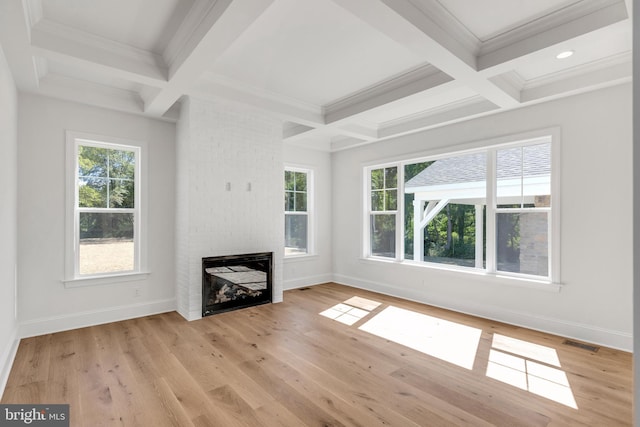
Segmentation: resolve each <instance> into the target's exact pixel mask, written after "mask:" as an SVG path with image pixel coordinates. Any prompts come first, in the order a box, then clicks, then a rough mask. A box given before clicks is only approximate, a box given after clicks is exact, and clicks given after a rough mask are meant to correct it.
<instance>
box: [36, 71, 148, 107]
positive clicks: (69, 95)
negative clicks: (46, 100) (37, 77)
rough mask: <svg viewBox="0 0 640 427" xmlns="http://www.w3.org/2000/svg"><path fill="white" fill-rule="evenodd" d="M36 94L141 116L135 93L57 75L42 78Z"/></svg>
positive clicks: (139, 100)
mask: <svg viewBox="0 0 640 427" xmlns="http://www.w3.org/2000/svg"><path fill="white" fill-rule="evenodd" d="M37 93H38V94H40V95H44V96H50V97H52V98H57V99H62V100H65V101H74V102H79V103H82V104H89V105H93V106H95V107H102V108H108V109H110V110H116V111H122V112H126V113H133V114H142V99H140V97H139V96H138V94H137V93H136V92H130V91H127V90H123V89H116V88H113V87H109V86H104V85H99V84H96V83H91V82H88V81H85V80H78V79H75V78H72V77H66V76H62V75H59V74H48V75H46V76H45V77H43V78H42V80H41V81H40V88H39V90H38V92H37Z"/></svg>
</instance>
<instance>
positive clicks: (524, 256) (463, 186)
mask: <svg viewBox="0 0 640 427" xmlns="http://www.w3.org/2000/svg"><path fill="white" fill-rule="evenodd" d="M552 148H553V144H552V137H551V136H546V137H540V138H535V139H530V140H527V141H520V142H513V143H505V144H501V145H496V146H491V147H485V148H480V149H472V150H468V151H466V152H461V153H452V154H450V155H439V156H437V157H434V158H428V157H427V158H421V159H410V160H407V161H402V162H398V163H397V164H385V165H383V166H371V167H367V168H365V177H366V178H367V186H366V188H367V191H366V195H365V197H366V203H365V206H367V211H366V214H365V215H366V222H367V224H368V227H366V229H367V230H368V235H367V236H366V239H365V240H364V245H365V247H364V254H365V256H366V257H371V258H381V259H382V258H387V259H388V258H392V259H394V260H396V261H401V262H403V261H409V262H413V263H421V264H425V265H429V264H431V265H439V266H441V267H444V268H453V269H466V268H468V269H475V270H483V271H486V272H489V273H494V274H501V275H513V276H520V277H523V276H524V277H530V278H532V279H536V280H544V281H557V278H558V276H557V271H554V269H553V265H554V262H553V259H552V253H557V244H558V242H557V238H554V237H553V236H554V233H553V223H554V221H553V218H554V217H553V215H554V209H553V207H552V200H555V197H556V196H555V195H552V188H557V186H554V184H553V183H554V181H553V179H555V176H552V151H553V150H552ZM399 201H400V202H399ZM554 247H555V252H554Z"/></svg>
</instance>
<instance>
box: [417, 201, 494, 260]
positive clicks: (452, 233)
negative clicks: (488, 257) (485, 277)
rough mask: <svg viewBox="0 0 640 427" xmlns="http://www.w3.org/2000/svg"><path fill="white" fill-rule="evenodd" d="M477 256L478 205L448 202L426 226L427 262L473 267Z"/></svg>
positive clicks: (483, 243) (425, 256)
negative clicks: (476, 206)
mask: <svg viewBox="0 0 640 427" xmlns="http://www.w3.org/2000/svg"><path fill="white" fill-rule="evenodd" d="M480 243H481V244H482V250H483V252H484V247H485V241H484V238H483V241H482V242H480ZM475 258H476V208H475V206H474V205H466V204H456V203H449V204H447V206H446V207H444V208H443V209H442V211H440V213H439V214H438V215H436V216H435V218H434V219H433V221H431V222H429V224H428V225H427V227H426V230H425V240H424V261H428V262H435V263H440V264H451V265H460V266H465V267H474V266H476V265H475V264H476V263H475ZM483 260H484V257H483ZM481 268H482V267H481Z"/></svg>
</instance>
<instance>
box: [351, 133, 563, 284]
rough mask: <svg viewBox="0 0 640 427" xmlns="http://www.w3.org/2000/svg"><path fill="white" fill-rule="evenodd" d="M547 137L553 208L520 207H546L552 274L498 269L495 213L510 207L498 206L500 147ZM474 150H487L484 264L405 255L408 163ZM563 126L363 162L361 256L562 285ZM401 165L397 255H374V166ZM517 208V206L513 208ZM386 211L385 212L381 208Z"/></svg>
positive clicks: (540, 209) (521, 209)
mask: <svg viewBox="0 0 640 427" xmlns="http://www.w3.org/2000/svg"><path fill="white" fill-rule="evenodd" d="M544 142H550V143H551V207H550V208H535V209H528V208H520V209H517V210H518V211H522V212H525V211H534V210H535V211H536V212H548V214H549V221H548V227H549V231H548V236H549V248H548V253H549V275H548V276H547V277H541V276H535V275H528V274H523V273H510V272H504V271H498V270H497V259H496V255H497V254H496V244H495V243H496V241H495V238H490V237H489V236H495V233H496V216H497V214H498V212H507V211H510V209H504V208H497V205H496V191H497V188H496V186H497V180H496V178H495V169H496V153H497V151H498V150H500V149H504V148H510V147H519V146H526V145H536V144H540V143H544ZM473 152H485V153H487V163H488V164H487V187H486V188H487V195H486V200H487V202H486V209H487V213H486V218H487V220H486V222H487V223H486V224H485V226H486V233H487V234H486V235H487V248H486V260H485V261H486V267H485V268H484V269H480V268H477V267H463V266H456V265H446V264H439V263H431V262H425V261H414V260H405V259H404V184H405V183H404V167H405V165H408V164H413V163H419V162H424V161H433V160H438V159H443V158H448V157H454V156H459V155H464V154H470V153H473ZM560 152H561V145H560V129H559V128H549V129H543V130H538V131H533V132H527V133H522V134H517V135H510V136H503V137H498V138H494V139H491V140H484V141H476V142H472V143H468V144H464V145H459V146H457V147H456V148H455V149H446V148H443V149H438V150H434V151H432V152H430V153H421V154H418V155H415V156H411V157H410V158H406V157H399V158H397V159H394V160H393V161H387V162H384V163H373V162H371V163H369V164H365V165H363V173H362V178H363V179H362V185H363V187H362V188H363V196H364V197H363V205H362V206H363V209H362V211H363V214H364V215H363V217H362V239H361V242H362V243H361V249H362V256H363V259H365V260H372V261H386V262H396V263H400V264H408V265H412V266H421V267H427V268H436V269H440V270H450V271H458V272H468V273H473V274H484V275H486V276H489V277H496V278H505V279H514V280H513V281H512V282H515V281H519V282H523V281H524V282H529V283H533V284H534V287H535V284H536V283H538V284H541V285H545V284H551V285H554V286H553V288H554V289H556V290H559V286H560V284H561V275H560V164H561V163H560V162H561V159H560ZM394 166H397V167H398V209H397V211H394V212H390V213H396V256H395V258H388V257H377V256H373V255H372V252H371V236H370V215H371V212H372V211H371V182H370V177H371V171H372V170H374V169H380V168H388V167H394ZM511 211H515V210H511ZM377 213H384V212H377Z"/></svg>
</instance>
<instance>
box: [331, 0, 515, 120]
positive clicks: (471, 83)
mask: <svg viewBox="0 0 640 427" xmlns="http://www.w3.org/2000/svg"><path fill="white" fill-rule="evenodd" d="M333 1H334V2H335V3H336V4H338V5H340V6H341V7H343V8H344V9H346V10H348V11H350V12H351V13H353V14H354V15H355V16H357V17H358V18H360V19H362V20H363V21H365V22H366V23H368V24H369V25H371V26H372V27H374V28H376V29H378V30H379V31H381V32H382V33H384V34H386V35H387V36H389V37H390V38H391V39H393V40H395V41H396V42H398V43H400V44H402V45H403V46H405V47H406V48H407V49H409V50H411V51H412V52H414V53H415V54H417V55H420V56H421V57H423V58H425V61H428V62H429V63H430V64H432V65H433V66H435V67H436V68H438V69H440V70H442V71H443V72H445V73H446V74H448V75H450V76H451V77H453V78H454V79H456V80H458V81H459V82H461V83H462V84H464V85H466V86H468V87H470V88H472V89H473V90H475V91H476V92H478V94H480V95H481V96H483V97H485V98H486V99H488V100H489V101H491V102H493V103H494V104H496V105H499V106H501V107H514V106H517V105H518V104H519V102H518V100H517V99H514V98H513V97H512V96H511V95H510V94H509V93H507V92H505V91H503V90H502V89H501V88H500V87H498V86H497V85H495V84H494V83H493V82H491V81H489V80H488V79H486V78H484V77H483V76H481V75H480V74H479V73H478V72H477V70H476V58H475V52H471V51H470V50H469V49H468V48H467V47H465V46H464V45H463V44H462V43H460V42H457V41H456V40H455V39H453V37H451V36H450V35H449V34H448V33H447V32H446V31H445V30H444V29H442V28H440V26H438V24H437V23H436V22H434V21H433V20H432V19H431V18H430V17H429V16H428V15H427V14H426V13H425V12H424V11H423V10H421V9H420V8H418V7H417V6H416V5H415V4H414V3H412V2H411V1H410V0H333ZM407 24H410V25H407Z"/></svg>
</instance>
